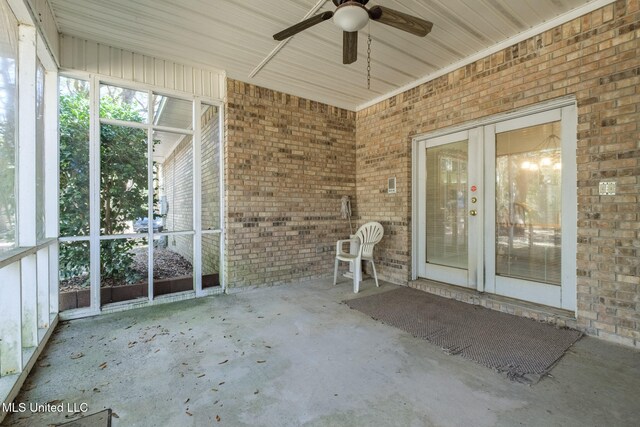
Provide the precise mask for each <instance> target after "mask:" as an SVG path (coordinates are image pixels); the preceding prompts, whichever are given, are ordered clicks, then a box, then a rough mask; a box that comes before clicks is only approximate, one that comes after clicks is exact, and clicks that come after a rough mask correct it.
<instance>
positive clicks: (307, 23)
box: [273, 11, 333, 41]
mask: <svg viewBox="0 0 640 427" xmlns="http://www.w3.org/2000/svg"><path fill="white" fill-rule="evenodd" d="M332 16H333V12H331V11H327V12H323V13H320V14H318V15H315V16H312V17H311V18H309V19H305V20H304V21H301V22H298V23H297V24H296V25H292V26H291V27H289V28H287V29H284V30H282V31H280V32H279V33H277V34H274V35H273V38H274V39H276V40H278V41H282V40H284V39H287V38H289V37H291V36H293V35H295V34H298V33H299V32H300V31H304V30H306V29H307V28H310V27H313V26H314V25H316V24H319V23H321V22H323V21H326V20H327V19H331V17H332Z"/></svg>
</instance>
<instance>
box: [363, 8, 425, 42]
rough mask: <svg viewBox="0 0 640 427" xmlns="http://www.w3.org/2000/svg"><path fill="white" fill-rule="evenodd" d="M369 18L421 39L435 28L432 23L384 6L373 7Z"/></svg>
mask: <svg viewBox="0 0 640 427" xmlns="http://www.w3.org/2000/svg"><path fill="white" fill-rule="evenodd" d="M369 16H370V17H371V19H373V20H374V21H378V22H380V23H382V24H385V25H390V26H392V27H395V28H397V29H399V30H402V31H406V32H408V33H411V34H414V35H416V36H419V37H424V36H426V35H427V34H429V32H431V27H433V23H432V22H429V21H426V20H424V19H422V18H418V17H417V16H413V15H408V14H406V13H403V12H398V11H397V10H393V9H389V8H388V7H384V6H374V7H372V8H371V9H369Z"/></svg>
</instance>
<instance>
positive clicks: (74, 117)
mask: <svg viewBox="0 0 640 427" xmlns="http://www.w3.org/2000/svg"><path fill="white" fill-rule="evenodd" d="M67 82H71V80H69V79H67ZM73 83H74V86H73V87H72V88H71V87H68V90H63V91H62V95H61V97H60V233H61V235H63V236H78V235H87V234H88V233H89V131H90V127H89V126H90V124H89V92H88V89H89V88H88V85H86V83H85V82H79V81H77V80H74V81H73ZM127 94H128V92H126V91H125V92H120V93H108V94H103V95H102V96H101V98H100V116H101V117H104V118H111V119H118V120H123V121H127V122H142V121H143V116H142V115H141V113H140V112H139V111H138V109H137V108H136V105H135V102H134V101H135V100H132V99H131V97H129V96H127ZM99 203H100V230H101V233H102V234H106V235H110V234H119V233H123V232H126V231H128V227H129V226H130V224H131V221H133V220H135V219H136V218H139V217H145V216H147V206H148V191H147V133H146V131H145V130H144V129H137V128H133V127H126V126H118V125H104V124H103V125H101V126H100V202H99ZM134 246H135V244H134V242H133V241H131V240H128V239H117V240H106V241H102V242H101V245H100V274H101V278H102V279H103V280H108V279H112V280H111V281H112V282H113V281H115V282H121V281H126V282H129V283H130V282H133V281H136V280H139V279H140V277H138V275H137V274H136V273H135V272H134V271H133V270H132V268H131V266H132V264H133V255H132V253H131V249H133V247H134ZM88 265H89V251H88V250H87V247H86V245H72V244H71V245H64V246H62V247H61V249H60V271H61V276H62V277H63V278H70V277H74V276H79V275H86V273H87V271H86V268H87V266H88Z"/></svg>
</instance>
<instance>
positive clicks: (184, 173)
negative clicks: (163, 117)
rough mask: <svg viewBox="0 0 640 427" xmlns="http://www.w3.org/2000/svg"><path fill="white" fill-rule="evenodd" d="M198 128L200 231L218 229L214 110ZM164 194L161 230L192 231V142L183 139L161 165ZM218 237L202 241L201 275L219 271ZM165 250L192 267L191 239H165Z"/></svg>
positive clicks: (208, 111)
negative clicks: (166, 205)
mask: <svg viewBox="0 0 640 427" xmlns="http://www.w3.org/2000/svg"><path fill="white" fill-rule="evenodd" d="M201 126H202V146H201V150H202V151H201V162H202V228H203V230H206V229H219V228H220V186H219V182H220V181H219V179H220V165H219V162H218V159H219V157H218V156H219V153H220V139H219V130H220V126H219V120H218V109H217V108H216V107H215V106H209V107H208V108H207V109H206V110H205V112H204V113H203V114H202V116H201ZM162 176H163V179H162V181H163V185H164V194H165V195H166V196H167V201H168V202H169V212H168V215H167V217H166V218H165V230H168V231H185V230H192V229H193V196H192V192H193V140H192V138H191V136H185V137H184V138H183V139H182V141H180V143H179V144H178V145H177V146H176V147H175V149H174V150H173V151H172V152H171V153H170V154H169V155H168V156H167V158H166V159H165V161H164V163H163V165H162ZM219 240H220V239H219V237H218V235H205V236H203V239H202V272H203V274H212V273H217V272H218V271H219V259H220V244H219ZM167 248H168V249H170V250H172V251H174V252H177V253H179V254H180V255H182V256H183V257H184V258H185V259H187V260H188V261H189V262H191V263H193V236H169V237H168V238H167Z"/></svg>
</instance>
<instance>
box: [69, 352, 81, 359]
mask: <svg viewBox="0 0 640 427" xmlns="http://www.w3.org/2000/svg"><path fill="white" fill-rule="evenodd" d="M81 357H84V353H82V352H80V353H73V354H71V358H72V359H80V358H81Z"/></svg>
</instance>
